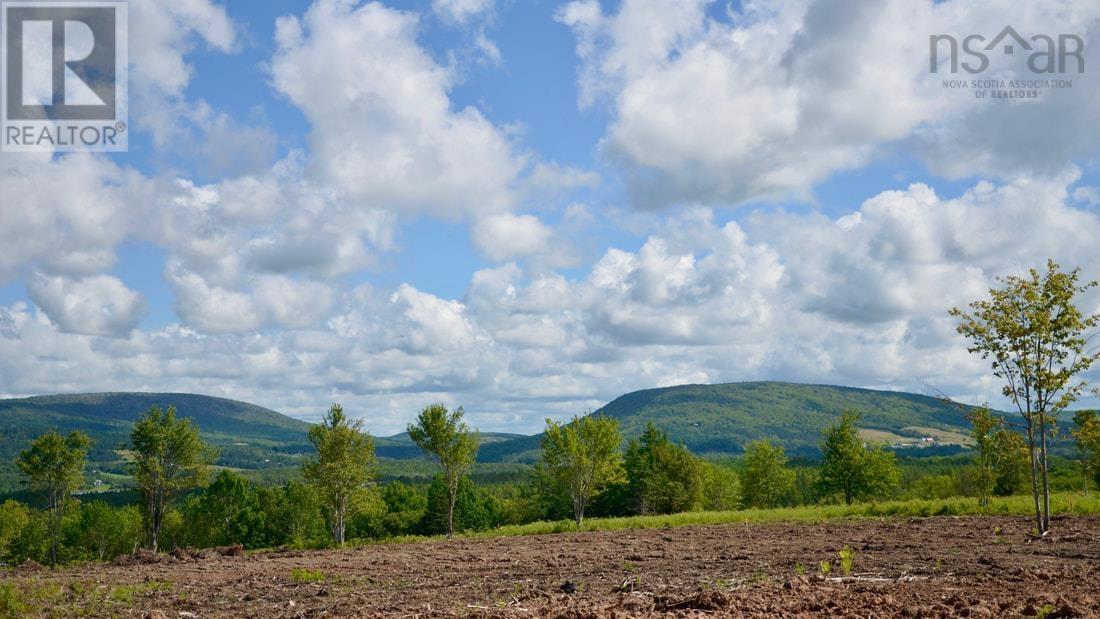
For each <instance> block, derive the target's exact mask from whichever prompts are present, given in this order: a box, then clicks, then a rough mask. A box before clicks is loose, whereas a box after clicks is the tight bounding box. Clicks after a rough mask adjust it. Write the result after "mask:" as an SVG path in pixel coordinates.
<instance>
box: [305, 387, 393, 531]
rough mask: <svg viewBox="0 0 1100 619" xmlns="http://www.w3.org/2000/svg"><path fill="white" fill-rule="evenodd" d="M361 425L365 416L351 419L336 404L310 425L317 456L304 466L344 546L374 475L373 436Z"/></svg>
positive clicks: (326, 514)
mask: <svg viewBox="0 0 1100 619" xmlns="http://www.w3.org/2000/svg"><path fill="white" fill-rule="evenodd" d="M362 428H363V420H362V419H360V420H357V421H354V422H353V421H351V420H349V419H348V418H347V416H346V415H344V409H343V408H341V406H340V405H339V404H333V405H332V406H331V407H329V409H328V412H327V413H325V418H324V420H322V422H321V424H320V425H316V426H313V427H312V428H310V429H309V442H310V443H312V444H313V447H314V449H316V450H317V457H316V458H312V459H310V460H308V461H306V463H305V464H304V465H303V466H302V472H303V473H304V474H305V478H306V480H307V481H308V482H309V483H311V484H313V486H314V487H315V488H316V489H317V492H318V494H319V496H320V498H321V506H322V509H323V511H324V513H325V517H326V520H327V521H328V526H329V532H330V533H331V534H332V539H333V540H335V541H336V543H337V544H339V545H341V546H343V545H344V534H345V532H346V530H347V524H348V520H349V519H350V518H351V517H352V516H354V515H355V514H356V512H358V511H359V510H360V509H361V508H362V505H361V501H362V499H363V491H364V486H366V484H367V482H369V481H370V480H372V479H373V478H374V464H375V459H374V439H372V438H371V437H370V436H367V435H366V434H364V433H363V431H362Z"/></svg>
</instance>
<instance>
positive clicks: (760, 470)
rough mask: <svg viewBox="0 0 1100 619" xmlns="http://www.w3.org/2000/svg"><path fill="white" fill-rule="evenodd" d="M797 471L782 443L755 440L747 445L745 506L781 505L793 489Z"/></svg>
mask: <svg viewBox="0 0 1100 619" xmlns="http://www.w3.org/2000/svg"><path fill="white" fill-rule="evenodd" d="M793 483H794V471H791V470H790V469H788V468H787V455H786V454H785V453H784V452H783V447H782V446H780V445H772V444H771V443H770V442H768V441H754V442H752V443H749V445H748V446H747V447H746V448H745V461H744V468H742V469H741V496H742V500H743V501H744V505H745V507H758V508H769V507H778V506H779V505H780V504H781V503H782V502H783V499H784V498H785V497H786V496H787V494H788V493H789V492H790V490H791V485H792V484H793Z"/></svg>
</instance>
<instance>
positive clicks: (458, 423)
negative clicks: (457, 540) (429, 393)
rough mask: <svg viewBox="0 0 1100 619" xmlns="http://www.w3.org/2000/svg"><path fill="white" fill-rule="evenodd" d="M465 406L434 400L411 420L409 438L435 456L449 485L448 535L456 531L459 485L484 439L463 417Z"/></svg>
mask: <svg viewBox="0 0 1100 619" xmlns="http://www.w3.org/2000/svg"><path fill="white" fill-rule="evenodd" d="M462 415H463V411H462V407H461V406H460V407H458V408H457V409H455V410H454V411H448V410H447V407H446V406H443V405H442V404H432V405H430V406H427V407H425V408H424V410H422V411H420V415H419V416H417V418H416V423H413V424H409V427H408V430H409V438H411V439H412V441H413V442H414V443H416V444H417V445H418V446H419V447H420V448H421V449H423V450H424V451H425V452H427V453H428V454H429V455H431V456H432V457H433V458H435V460H436V462H438V463H439V468H440V469H441V470H442V472H443V483H444V484H446V488H447V497H448V498H447V536H448V537H449V536H452V535H454V533H455V526H454V519H455V513H454V512H455V503H456V502H457V501H458V490H459V488H458V486H459V484H460V483H461V480H462V478H463V477H465V476H466V474H467V473H469V471H470V469H471V468H472V467H473V466H474V461H475V460H477V450H478V445H479V444H480V442H481V440H480V437H479V436H478V434H477V433H476V432H471V431H470V428H469V426H467V425H466V422H464V421H463V420H462Z"/></svg>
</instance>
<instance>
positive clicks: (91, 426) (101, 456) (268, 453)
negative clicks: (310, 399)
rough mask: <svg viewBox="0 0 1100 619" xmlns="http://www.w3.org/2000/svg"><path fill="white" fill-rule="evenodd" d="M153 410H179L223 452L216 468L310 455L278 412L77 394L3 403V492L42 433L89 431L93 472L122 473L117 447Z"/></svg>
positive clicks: (153, 397)
mask: <svg viewBox="0 0 1100 619" xmlns="http://www.w3.org/2000/svg"><path fill="white" fill-rule="evenodd" d="M153 405H157V406H160V407H162V408H167V407H168V406H175V407H176V409H177V414H178V415H179V416H180V417H188V418H191V419H192V420H194V422H195V424H196V425H198V426H199V429H200V431H201V432H202V435H203V437H204V438H205V439H206V440H207V441H209V442H211V443H213V444H214V445H216V446H217V447H218V449H219V450H220V452H221V457H220V459H219V464H223V465H225V466H233V467H239V468H267V467H270V466H278V465H281V464H283V465H285V464H290V463H292V462H293V461H295V459H296V456H295V454H300V453H304V452H305V451H307V450H308V449H310V447H309V444H308V440H307V435H306V433H307V432H308V430H309V424H307V423H305V422H303V421H299V420H297V419H292V418H290V417H287V416H286V415H282V414H280V413H277V412H275V411H273V410H270V409H267V408H263V407H260V406H256V405H254V404H248V403H247V402H239V401H236V400H230V399H227V398H219V397H212V396H205V395H196V394H190V393H80V394H64V395H46V396H35V397H30V398H18V399H8V400H0V437H2V440H0V489H2V488H5V487H8V488H10V487H11V486H12V484H13V483H15V482H16V481H17V478H16V476H15V466H14V464H13V462H12V461H13V460H14V459H15V458H16V457H17V455H18V453H19V451H21V450H22V449H25V448H26V446H27V444H28V443H29V442H30V441H31V440H33V439H34V438H35V437H36V436H38V435H39V434H42V433H43V432H46V431H48V430H50V429H57V430H58V431H60V432H62V433H68V432H71V431H73V430H82V431H84V432H87V433H88V434H89V435H91V436H92V438H93V439H95V442H94V443H93V446H92V450H91V452H90V453H89V461H90V466H89V468H92V469H94V470H102V471H106V472H107V473H108V474H110V473H111V472H116V473H121V472H123V471H124V470H125V463H124V462H123V461H122V460H121V459H120V456H119V454H118V453H117V452H116V448H117V447H119V446H123V445H126V444H128V443H129V438H130V430H131V427H132V425H133V422H134V421H135V420H136V419H138V417H140V416H141V415H142V414H143V413H144V412H145V411H147V410H149V408H150V407H151V406H153Z"/></svg>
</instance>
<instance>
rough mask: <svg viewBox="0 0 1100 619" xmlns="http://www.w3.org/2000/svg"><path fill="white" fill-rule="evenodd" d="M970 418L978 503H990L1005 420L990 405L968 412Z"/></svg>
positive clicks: (982, 504) (985, 504) (995, 480)
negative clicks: (974, 452)
mask: <svg viewBox="0 0 1100 619" xmlns="http://www.w3.org/2000/svg"><path fill="white" fill-rule="evenodd" d="M966 416H967V419H969V420H970V436H971V437H972V438H973V439H974V447H975V449H976V450H977V453H976V454H975V456H974V460H975V461H974V464H975V469H976V470H975V476H974V484H975V489H976V490H977V492H978V505H980V506H982V507H985V506H987V505H989V497H990V495H991V494H993V486H994V485H995V484H996V482H997V467H996V463H997V452H996V447H997V444H996V437H997V431H998V430H1000V429H1001V428H1003V427H1004V420H1003V419H1001V418H1000V417H997V416H996V415H994V414H993V411H991V410H990V409H989V406H980V407H978V408H976V409H973V410H971V411H970V412H968V413H967V414H966Z"/></svg>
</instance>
